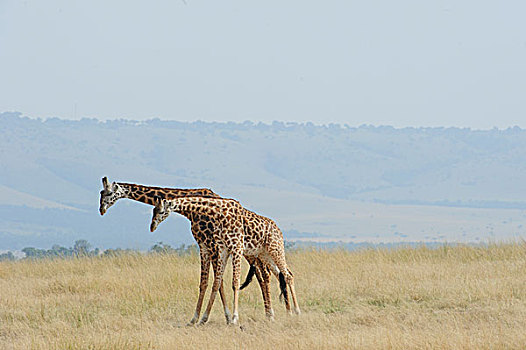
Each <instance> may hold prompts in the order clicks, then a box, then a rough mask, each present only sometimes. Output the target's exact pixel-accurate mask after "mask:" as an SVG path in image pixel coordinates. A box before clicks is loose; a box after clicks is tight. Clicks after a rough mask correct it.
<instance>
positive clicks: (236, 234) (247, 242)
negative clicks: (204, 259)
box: [150, 197, 300, 324]
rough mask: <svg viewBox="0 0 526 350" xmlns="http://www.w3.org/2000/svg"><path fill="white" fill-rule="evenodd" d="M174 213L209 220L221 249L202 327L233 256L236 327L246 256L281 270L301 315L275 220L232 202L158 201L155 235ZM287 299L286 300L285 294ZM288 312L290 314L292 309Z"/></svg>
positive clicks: (154, 216) (234, 201) (229, 200)
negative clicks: (243, 257) (241, 276)
mask: <svg viewBox="0 0 526 350" xmlns="http://www.w3.org/2000/svg"><path fill="white" fill-rule="evenodd" d="M172 211H173V212H176V213H179V214H181V215H183V216H185V217H187V218H190V217H192V215H195V214H199V215H206V216H208V217H210V218H211V219H212V220H210V222H209V223H210V224H211V225H210V227H209V229H210V231H209V232H211V234H212V235H213V236H214V240H215V241H216V243H217V244H218V246H219V260H218V268H217V273H216V275H215V279H214V284H213V286H212V292H211V294H210V299H209V301H208V305H207V307H206V310H205V312H204V314H203V317H202V318H201V321H200V324H204V323H205V322H206V321H207V320H208V316H209V315H210V311H211V309H212V305H213V303H214V299H215V297H216V294H217V291H218V289H219V288H220V286H221V284H222V278H223V274H224V271H225V267H226V263H227V261H228V258H229V257H230V256H232V270H233V271H232V273H233V276H232V289H233V290H234V302H233V318H232V323H233V324H237V323H238V321H239V311H238V303H239V288H240V286H239V279H240V269H241V256H243V255H244V256H252V257H255V258H256V257H257V258H259V259H260V260H261V261H262V262H264V263H266V264H267V265H270V266H272V268H273V269H277V270H279V276H280V281H283V280H284V282H285V283H286V285H287V286H288V287H289V290H290V294H291V297H292V302H293V304H294V309H295V310H294V311H295V312H296V313H297V314H300V308H299V306H298V302H297V298H296V292H295V288H294V278H293V275H292V273H291V272H290V270H289V269H288V267H287V263H286V261H285V250H284V243H283V234H282V233H281V231H280V230H279V228H278V227H277V225H276V224H275V223H274V222H273V221H272V220H270V219H268V218H265V217H261V216H259V215H257V214H256V213H253V212H250V211H247V210H246V209H245V208H243V207H242V206H241V205H240V204H239V202H237V201H236V200H233V199H225V198H207V197H179V198H174V199H163V198H160V197H156V198H155V207H154V209H153V215H152V221H151V224H150V231H152V232H153V231H155V229H156V228H157V227H158V225H159V224H160V223H161V222H162V221H164V220H165V219H166V218H167V217H168V216H169V215H170V213H171V212H172ZM280 284H281V283H280ZM285 291H286V288H285ZM284 297H285V298H287V293H286V292H285V293H284ZM287 305H288V303H287ZM287 309H288V311H289V312H290V309H289V307H287Z"/></svg>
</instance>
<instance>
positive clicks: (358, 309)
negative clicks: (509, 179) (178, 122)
mask: <svg viewBox="0 0 526 350" xmlns="http://www.w3.org/2000/svg"><path fill="white" fill-rule="evenodd" d="M287 258H288V261H289V265H290V266H291V269H292V271H293V272H294V273H295V275H296V285H297V292H298V296H299V299H300V305H301V307H302V311H303V314H302V315H301V316H289V315H287V314H286V313H285V311H284V306H283V305H282V304H280V303H279V302H277V295H278V290H277V282H276V281H275V280H274V281H273V282H272V283H273V286H272V287H273V289H272V292H273V296H274V298H273V302H274V310H275V311H276V321H275V322H268V321H266V320H265V317H264V312H263V305H262V300H261V297H260V292H259V288H258V287H257V283H253V285H251V286H250V287H249V288H248V289H247V290H246V291H243V292H242V294H241V300H240V307H241V309H240V319H241V323H242V325H243V326H244V330H241V329H240V328H239V327H233V326H227V325H225V322H224V317H223V315H222V309H221V307H220V302H219V299H218V300H217V301H216V304H215V306H214V310H213V312H212V315H211V318H210V321H209V323H208V324H207V325H205V326H203V327H186V326H185V324H186V322H187V321H189V320H190V318H191V317H192V315H193V308H194V304H195V301H196V297H197V289H198V278H199V264H198V257H197V256H187V257H179V256H158V255H157V256H141V255H136V256H134V255H127V256H121V257H113V258H86V259H76V260H55V261H49V260H43V261H33V262H32V261H21V262H14V263H9V262H3V263H0V348H1V349H11V348H13V349H49V348H50V349H179V348H204V349H208V348H211V349H214V348H227V349H237V348H240V349H245V348H257V349H274V350H275V349H305V348H316V349H319V348H325V349H334V348H346V349H348V348H359V349H444V348H445V349H447V348H451V349H508V348H517V349H524V348H526V275H525V273H526V246H525V245H524V244H496V245H491V246H489V247H487V248H475V247H446V248H441V249H436V250H430V249H426V248H418V249H398V250H393V251H387V250H379V251H378V250H366V251H361V252H345V251H335V252H323V251H322V252H320V251H308V252H294V253H288V256H287ZM245 272H246V266H244V273H245ZM227 276H231V273H230V272H228V274H227ZM228 282H230V281H228ZM227 287H228V286H227ZM226 290H227V293H228V294H229V296H230V295H231V292H230V291H231V290H230V288H229V287H228V288H226ZM229 299H230V298H229Z"/></svg>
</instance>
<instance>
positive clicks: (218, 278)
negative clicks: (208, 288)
mask: <svg viewBox="0 0 526 350" xmlns="http://www.w3.org/2000/svg"><path fill="white" fill-rule="evenodd" d="M228 256H229V254H228V251H227V250H226V249H224V250H222V251H221V252H220V253H219V259H217V272H216V275H215V278H214V284H213V285H212V292H211V293H210V299H209V300H208V305H207V306H206V310H205V312H204V314H203V316H202V317H201V320H200V321H199V324H201V325H202V324H205V323H206V321H208V316H209V315H210V311H211V310H212V306H213V305H214V300H215V298H216V295H217V291H218V290H219V287H220V285H221V284H222V282H223V273H224V272H225V266H226V262H227V260H228Z"/></svg>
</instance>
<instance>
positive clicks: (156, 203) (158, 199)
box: [153, 196, 161, 207]
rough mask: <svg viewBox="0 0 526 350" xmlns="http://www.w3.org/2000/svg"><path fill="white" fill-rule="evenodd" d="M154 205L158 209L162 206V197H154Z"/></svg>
mask: <svg viewBox="0 0 526 350" xmlns="http://www.w3.org/2000/svg"><path fill="white" fill-rule="evenodd" d="M153 204H155V206H156V207H160V206H161V197H159V196H153Z"/></svg>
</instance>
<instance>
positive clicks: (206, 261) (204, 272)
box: [188, 247, 210, 326]
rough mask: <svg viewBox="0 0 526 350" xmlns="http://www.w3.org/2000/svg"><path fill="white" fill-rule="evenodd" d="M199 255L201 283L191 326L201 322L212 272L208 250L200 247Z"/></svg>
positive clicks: (189, 323)
mask: <svg viewBox="0 0 526 350" xmlns="http://www.w3.org/2000/svg"><path fill="white" fill-rule="evenodd" d="M199 255H200V258H201V279H200V281H199V297H198V299H197V305H196V307H195V313H194V317H192V319H191V320H190V322H188V325H189V326H191V325H193V324H195V323H196V322H197V320H199V314H200V313H201V307H202V306H203V299H204V297H205V292H206V288H207V287H208V274H209V271H210V254H209V252H208V250H207V249H206V248H203V247H199Z"/></svg>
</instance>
